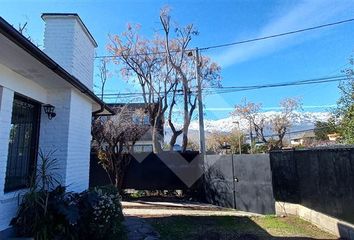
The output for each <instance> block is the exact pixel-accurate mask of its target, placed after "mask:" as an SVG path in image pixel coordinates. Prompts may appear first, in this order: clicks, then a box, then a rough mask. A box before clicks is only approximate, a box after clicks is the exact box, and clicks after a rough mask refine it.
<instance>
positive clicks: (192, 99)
mask: <svg viewBox="0 0 354 240" xmlns="http://www.w3.org/2000/svg"><path fill="white" fill-rule="evenodd" d="M160 21H161V24H162V26H163V29H164V34H165V39H164V43H165V51H166V52H167V58H168V62H169V64H170V65H171V67H172V68H173V70H174V71H175V74H176V76H177V79H178V80H179V81H178V83H179V84H180V86H181V88H182V91H181V92H182V105H183V128H182V129H180V130H178V131H177V130H176V129H175V126H174V124H173V122H172V121H171V111H172V109H173V105H174V104H175V99H173V100H174V101H173V102H172V103H171V108H170V114H169V125H170V127H171V129H172V132H173V135H172V138H171V141H170V148H172V147H173V145H174V144H175V142H176V139H177V137H178V135H180V134H182V135H183V138H182V151H185V150H186V148H187V145H188V129H189V126H190V123H191V119H192V116H193V113H194V110H195V108H196V104H197V94H196V91H193V89H197V86H196V84H197V83H196V72H195V69H196V64H199V66H198V67H199V69H200V74H201V76H200V78H201V79H202V85H203V87H206V86H220V67H219V66H218V65H217V64H216V63H214V62H211V60H210V58H208V57H202V58H201V59H196V56H193V54H191V51H188V48H189V44H190V42H191V40H192V38H193V36H196V35H198V31H197V30H196V29H195V27H194V26H193V24H188V25H186V26H185V27H180V26H178V25H176V26H174V34H175V35H174V36H171V16H170V13H169V8H168V7H166V8H163V9H162V11H161V13H160ZM191 56H193V57H191Z"/></svg>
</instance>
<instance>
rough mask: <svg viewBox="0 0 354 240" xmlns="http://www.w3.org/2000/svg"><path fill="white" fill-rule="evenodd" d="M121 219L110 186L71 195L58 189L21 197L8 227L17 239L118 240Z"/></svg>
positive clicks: (62, 189)
mask: <svg viewBox="0 0 354 240" xmlns="http://www.w3.org/2000/svg"><path fill="white" fill-rule="evenodd" d="M122 220H123V214H122V207H121V203H120V196H119V194H118V191H117V189H115V188H114V187H111V186H106V187H101V188H93V189H91V190H88V191H84V192H82V193H72V192H66V191H65V188H64V187H62V186H58V187H57V188H55V189H54V190H53V191H43V190H40V191H30V192H28V193H27V194H25V196H24V197H23V200H22V202H21V205H20V207H19V210H18V214H17V216H16V217H15V218H14V219H12V221H11V225H13V226H14V227H15V228H16V230H17V233H18V235H19V236H24V237H35V239H119V237H120V235H122V234H123V232H122V230H121V225H120V224H121V221H122Z"/></svg>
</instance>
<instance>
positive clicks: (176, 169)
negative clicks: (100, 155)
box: [90, 152, 202, 190]
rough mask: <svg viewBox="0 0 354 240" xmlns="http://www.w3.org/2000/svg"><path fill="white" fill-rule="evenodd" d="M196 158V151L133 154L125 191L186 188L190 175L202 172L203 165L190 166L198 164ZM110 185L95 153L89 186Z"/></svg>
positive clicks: (91, 165)
mask: <svg viewBox="0 0 354 240" xmlns="http://www.w3.org/2000/svg"><path fill="white" fill-rule="evenodd" d="M196 158H199V154H198V153H197V152H187V153H178V152H173V153H169V152H164V153H161V154H158V155H156V154H153V153H134V154H133V155H132V160H131V162H130V165H129V166H128V167H127V171H126V173H125V176H124V180H123V189H136V190H171V189H182V190H183V189H187V188H188V187H189V186H187V185H186V184H188V183H190V182H189V181H188V180H189V176H188V174H190V175H197V174H198V173H199V172H200V171H201V170H202V166H201V165H198V164H189V163H190V162H191V161H192V160H197V161H196V162H199V161H198V159H196ZM171 169H172V170H171ZM176 173H177V175H178V174H179V176H177V175H176ZM186 174H187V175H186ZM200 175H201V174H200ZM181 179H182V180H181ZM109 183H110V182H109V179H108V177H107V174H106V172H105V171H104V170H103V168H102V167H101V166H100V165H99V164H98V159H97V156H96V155H95V154H92V155H91V163H90V187H94V186H102V185H107V184H109ZM193 183H194V182H193ZM198 183H199V182H198ZM192 185H193V184H192Z"/></svg>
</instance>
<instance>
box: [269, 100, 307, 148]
mask: <svg viewBox="0 0 354 240" xmlns="http://www.w3.org/2000/svg"><path fill="white" fill-rule="evenodd" d="M280 108H281V111H280V114H279V115H277V116H275V117H274V118H273V119H271V125H272V129H273V131H274V132H275V133H276V134H277V136H278V139H277V141H276V142H275V147H277V148H282V147H283V139H284V136H285V134H286V133H287V131H288V130H289V128H290V127H291V125H292V121H293V120H294V118H295V117H296V116H297V113H296V112H297V110H299V109H301V102H300V99H297V98H285V99H283V100H282V101H281V102H280Z"/></svg>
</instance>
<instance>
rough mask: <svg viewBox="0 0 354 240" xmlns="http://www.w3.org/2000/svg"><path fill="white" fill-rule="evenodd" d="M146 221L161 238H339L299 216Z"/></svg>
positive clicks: (161, 218)
mask: <svg viewBox="0 0 354 240" xmlns="http://www.w3.org/2000/svg"><path fill="white" fill-rule="evenodd" d="M146 220H147V221H149V222H150V224H152V226H153V227H154V228H155V229H156V230H157V231H158V232H159V233H160V234H161V239H162V240H165V239H166V240H175V239H201V240H202V239H203V240H214V239H215V240H219V239H220V240H226V239H228V240H231V239H232V240H234V239H242V240H246V239H248V240H253V239H287V238H288V237H289V239H290V238H293V239H310V238H315V239H336V238H335V237H334V236H332V235H330V234H328V233H326V232H323V231H321V230H320V229H318V228H317V227H315V226H313V225H311V224H310V223H308V222H306V221H303V220H301V219H299V218H296V217H285V218H279V217H274V216H266V217H229V216H220V217H209V216H208V217H206V216H201V217H193V216H172V217H159V218H149V219H146ZM294 237H295V238H294Z"/></svg>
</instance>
